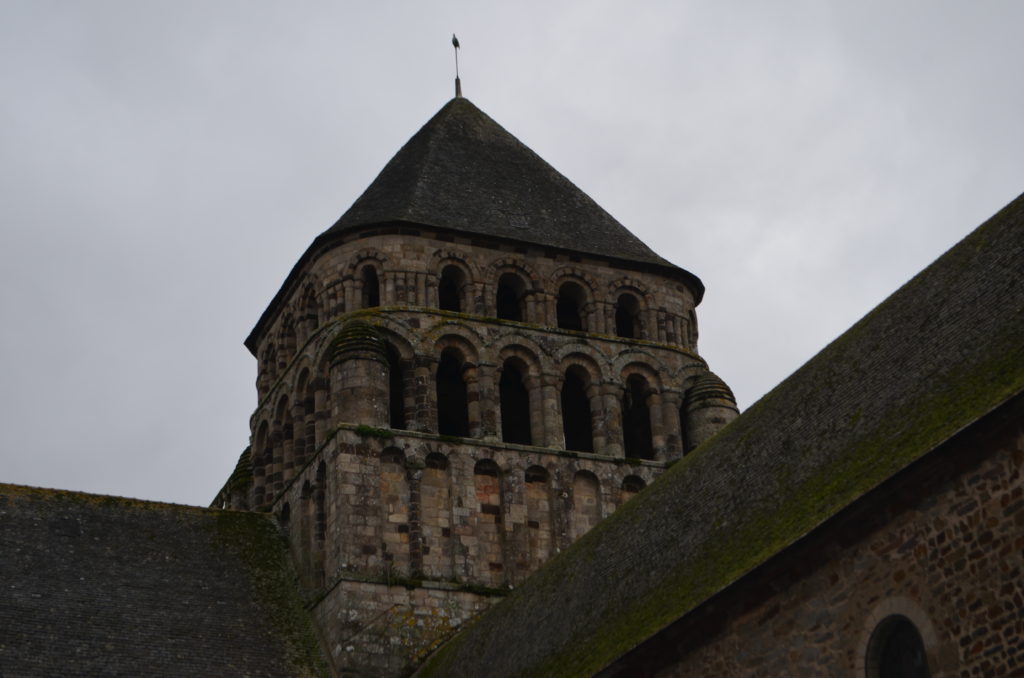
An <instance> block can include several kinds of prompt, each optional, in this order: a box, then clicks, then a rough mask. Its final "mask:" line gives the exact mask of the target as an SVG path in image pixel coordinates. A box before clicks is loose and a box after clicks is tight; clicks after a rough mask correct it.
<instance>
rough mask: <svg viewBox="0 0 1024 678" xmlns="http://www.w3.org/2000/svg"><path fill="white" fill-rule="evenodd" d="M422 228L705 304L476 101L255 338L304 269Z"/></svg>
mask: <svg viewBox="0 0 1024 678" xmlns="http://www.w3.org/2000/svg"><path fill="white" fill-rule="evenodd" d="M395 224H404V225H412V224H419V225H425V226H432V227H435V228H439V229H445V230H450V231H454V232H457V233H462V234H466V235H469V236H474V235H477V236H485V237H488V238H498V239H503V240H510V241H514V242H519V243H527V244H532V245H540V246H543V247H552V248H556V249H561V250H566V251H568V252H579V253H583V254H589V255H593V256H597V257H607V258H609V259H612V260H615V261H618V262H628V263H631V264H634V265H641V266H644V267H649V266H653V267H657V268H658V269H660V270H661V271H662V272H663V273H667V274H669V275H674V276H677V277H679V278H681V279H682V280H684V281H685V282H686V283H687V285H688V286H689V287H690V288H691V289H692V291H693V295H694V301H695V302H696V303H698V304H699V303H700V301H701V298H702V297H703V295H704V284H703V283H702V282H701V281H700V278H698V277H697V276H696V275H694V274H693V273H690V272H689V271H686V270H684V269H682V268H679V267H678V266H676V265H675V264H672V263H671V262H669V261H667V260H666V259H663V258H662V257H660V256H658V255H657V254H655V253H654V251H653V250H651V248H649V247H648V246H647V245H645V244H644V243H643V242H641V241H640V239H639V238H637V237H636V236H635V235H633V234H632V233H630V231H629V230H628V229H627V228H626V227H625V226H623V225H622V224H620V223H619V222H618V221H617V220H616V219H615V218H614V217H613V216H612V215H610V214H608V212H606V211H605V210H604V209H602V208H601V206H600V205H598V204H597V203H596V202H594V200H593V199H591V198H590V196H588V195H587V194H586V193H584V192H583V191H581V190H580V189H579V188H578V187H577V186H576V185H575V184H573V183H572V182H571V181H569V180H568V179H567V178H566V177H565V176H564V175H562V174H560V173H559V172H558V171H557V170H556V169H555V168H554V167H552V166H551V165H549V164H548V163H547V162H545V161H544V159H542V158H541V157H540V156H539V155H537V154H536V153H534V152H533V151H531V150H530V149H529V148H527V147H526V146H525V145H524V144H523V143H522V142H521V141H519V140H518V139H516V138H515V137H514V136H512V134H510V133H509V132H508V131H506V130H505V129H504V128H503V127H502V126H501V125H499V124H498V123H496V122H495V121H494V120H492V119H491V118H490V117H489V116H487V115H486V114H485V113H484V112H483V111H481V110H480V109H479V108H477V107H476V106H474V105H473V104H472V103H471V102H470V101H469V100H468V99H465V98H463V97H456V98H454V99H452V100H451V101H449V102H448V103H447V104H445V105H444V106H443V107H442V108H441V110H439V111H438V112H437V113H436V114H435V115H434V117H432V118H431V119H430V120H429V121H427V123H426V124H425V125H424V126H423V127H422V128H420V130H419V131H418V132H417V133H416V134H414V135H413V137H412V138H411V139H409V141H408V142H406V144H405V145H404V146H402V148H401V149H400V150H399V151H398V153H396V154H395V156H394V157H393V158H391V160H390V161H389V162H388V164H387V165H385V166H384V169H383V170H381V172H380V174H378V175H377V178H376V179H374V180H373V182H372V183H371V184H370V186H369V187H368V188H367V189H366V190H365V191H364V192H363V194H362V195H361V196H359V198H358V199H356V201H355V202H354V203H353V204H352V206H351V207H350V208H349V209H348V211H347V212H345V213H344V214H343V215H342V216H341V218H339V219H338V221H337V222H335V224H334V225H333V226H331V227H330V228H329V229H327V230H326V231H324V232H323V233H321V234H320V235H319V236H318V237H317V238H316V240H314V241H313V243H312V244H311V245H310V246H309V248H308V249H307V250H306V252H305V253H304V254H303V255H302V257H301V258H300V259H299V261H298V262H297V263H296V264H295V266H294V267H293V268H292V270H291V272H290V273H289V274H288V278H287V279H286V280H285V282H284V284H283V285H282V286H281V289H280V290H279V291H278V293H277V294H276V295H275V296H274V299H273V300H272V301H271V302H270V304H269V305H268V307H267V309H266V310H265V311H264V312H263V315H262V316H261V317H260V319H259V321H257V323H256V326H255V328H254V329H253V330H252V332H251V333H250V334H249V337H248V338H247V339H246V340H245V345H246V346H247V347H248V348H249V350H250V351H255V348H256V346H255V338H256V336H257V335H258V333H259V331H260V330H261V329H262V328H263V326H264V325H265V324H266V323H267V322H269V320H270V317H271V316H272V314H273V311H274V309H276V308H277V306H278V305H279V304H280V303H282V301H283V297H284V295H285V294H286V293H287V292H288V291H289V290H290V288H291V283H293V282H294V281H295V280H296V278H297V276H298V274H299V272H300V271H301V270H302V268H303V267H304V266H305V264H306V263H307V262H308V261H309V260H310V259H311V258H313V256H315V254H316V253H318V252H319V251H320V250H321V247H323V246H325V245H329V244H330V243H332V242H336V241H337V240H338V239H339V238H340V237H341V236H343V235H344V234H347V233H351V232H353V231H358V230H361V229H365V228H370V227H374V226H386V225H395Z"/></svg>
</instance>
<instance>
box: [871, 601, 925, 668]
mask: <svg viewBox="0 0 1024 678" xmlns="http://www.w3.org/2000/svg"><path fill="white" fill-rule="evenodd" d="M865 664H866V668H867V671H866V673H867V676H868V678H931V671H929V669H928V657H927V655H926V654H925V649H924V642H923V641H922V640H921V634H920V633H919V632H918V630H917V627H916V626H914V623H913V622H911V621H910V620H909V619H907V618H906V617H904V616H903V615H899V614H894V615H891V616H889V617H886V618H885V619H883V620H882V621H881V622H879V624H878V626H876V627H875V630H874V631H873V632H872V633H871V639H870V640H869V641H868V649H867V661H866V662H865Z"/></svg>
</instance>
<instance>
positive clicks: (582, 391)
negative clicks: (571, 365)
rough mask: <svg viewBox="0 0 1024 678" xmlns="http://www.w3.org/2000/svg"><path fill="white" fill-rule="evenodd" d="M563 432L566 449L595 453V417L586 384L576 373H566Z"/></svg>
mask: <svg viewBox="0 0 1024 678" xmlns="http://www.w3.org/2000/svg"><path fill="white" fill-rule="evenodd" d="M562 430H563V432H564V433H565V449H567V450H577V451H579V452H593V451H594V431H593V417H592V415H591V411H590V398H588V397H587V387H586V382H585V381H584V380H583V378H582V377H581V376H580V375H579V374H578V373H577V372H576V371H575V370H569V371H568V372H566V373H565V382H564V383H563V384H562Z"/></svg>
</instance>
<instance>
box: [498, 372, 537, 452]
mask: <svg viewBox="0 0 1024 678" xmlns="http://www.w3.org/2000/svg"><path fill="white" fill-rule="evenodd" d="M498 388H499V392H500V397H501V439H502V440H504V441H505V442H506V443H518V444H520V445H530V444H532V438H531V436H530V393H529V391H527V390H526V384H524V383H523V372H522V367H521V366H520V365H516V364H515V363H513V362H512V361H508V362H506V363H505V366H504V368H503V369H502V370H501V381H500V382H499V385H498Z"/></svg>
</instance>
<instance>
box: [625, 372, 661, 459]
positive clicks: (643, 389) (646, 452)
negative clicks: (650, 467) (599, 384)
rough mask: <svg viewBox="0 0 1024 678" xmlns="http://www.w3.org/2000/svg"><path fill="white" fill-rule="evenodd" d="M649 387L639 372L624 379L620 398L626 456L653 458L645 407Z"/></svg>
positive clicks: (648, 414) (648, 418)
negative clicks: (622, 395)
mask: <svg viewBox="0 0 1024 678" xmlns="http://www.w3.org/2000/svg"><path fill="white" fill-rule="evenodd" d="M648 395H650V387H649V386H648V385H647V380H646V379H644V378H643V377H641V376H640V375H639V374H631V375H629V378H628V379H627V380H626V394H625V396H624V397H623V399H622V437H623V443H624V445H625V448H626V449H625V452H626V456H627V457H636V458H639V459H653V458H654V446H653V444H652V441H651V411H650V409H649V408H648V407H647V396H648Z"/></svg>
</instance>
